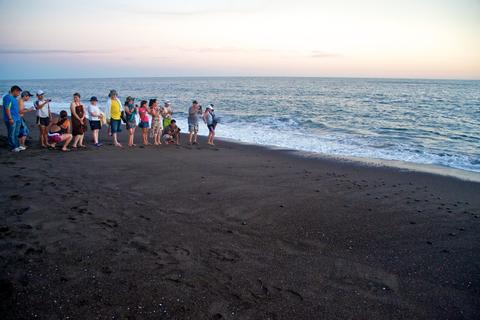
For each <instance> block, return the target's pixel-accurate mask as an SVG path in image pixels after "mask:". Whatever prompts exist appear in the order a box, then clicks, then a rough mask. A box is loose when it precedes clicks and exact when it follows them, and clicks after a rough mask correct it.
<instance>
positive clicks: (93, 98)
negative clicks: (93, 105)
mask: <svg viewBox="0 0 480 320" xmlns="http://www.w3.org/2000/svg"><path fill="white" fill-rule="evenodd" d="M90 101H98V99H97V97H95V96H93V97H91V98H90Z"/></svg>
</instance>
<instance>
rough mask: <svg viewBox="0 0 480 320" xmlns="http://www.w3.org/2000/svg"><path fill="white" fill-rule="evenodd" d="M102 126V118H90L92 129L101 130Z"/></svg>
mask: <svg viewBox="0 0 480 320" xmlns="http://www.w3.org/2000/svg"><path fill="white" fill-rule="evenodd" d="M101 128H102V124H101V123H100V120H90V129H92V130H100V129H101Z"/></svg>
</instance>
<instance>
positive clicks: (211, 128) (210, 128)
mask: <svg viewBox="0 0 480 320" xmlns="http://www.w3.org/2000/svg"><path fill="white" fill-rule="evenodd" d="M216 126H217V125H216V124H208V125H207V128H208V131H210V132H215V127H216Z"/></svg>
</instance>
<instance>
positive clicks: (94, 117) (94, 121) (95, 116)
mask: <svg viewBox="0 0 480 320" xmlns="http://www.w3.org/2000/svg"><path fill="white" fill-rule="evenodd" d="M97 102H98V99H97V97H95V96H93V97H91V98H90V105H89V106H88V114H89V116H90V129H92V135H93V143H95V146H96V147H101V146H102V144H101V143H100V142H98V132H99V131H100V129H101V128H102V123H101V122H100V117H101V116H102V112H101V111H100V108H99V107H98V106H97Z"/></svg>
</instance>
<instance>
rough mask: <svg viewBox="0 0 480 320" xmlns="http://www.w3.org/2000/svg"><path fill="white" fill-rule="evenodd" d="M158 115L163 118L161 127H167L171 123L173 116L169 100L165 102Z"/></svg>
mask: <svg viewBox="0 0 480 320" xmlns="http://www.w3.org/2000/svg"><path fill="white" fill-rule="evenodd" d="M160 114H161V115H162V118H163V127H164V128H166V127H168V125H169V124H170V122H171V121H172V114H173V109H172V103H171V102H170V100H167V101H165V103H164V105H163V107H162V109H161V110H160Z"/></svg>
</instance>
